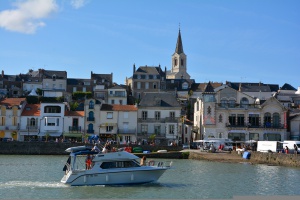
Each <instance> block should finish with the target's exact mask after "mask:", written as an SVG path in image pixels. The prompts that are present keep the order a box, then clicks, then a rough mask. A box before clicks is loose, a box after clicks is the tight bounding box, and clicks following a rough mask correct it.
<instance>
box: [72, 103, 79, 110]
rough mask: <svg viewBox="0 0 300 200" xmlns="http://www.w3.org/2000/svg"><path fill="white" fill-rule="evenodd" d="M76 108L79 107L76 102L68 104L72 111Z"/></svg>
mask: <svg viewBox="0 0 300 200" xmlns="http://www.w3.org/2000/svg"><path fill="white" fill-rule="evenodd" d="M78 106H79V104H78V103H77V102H76V101H75V102H70V109H71V110H72V111H75V110H76V108H77V107H78Z"/></svg>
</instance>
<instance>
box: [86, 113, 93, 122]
mask: <svg viewBox="0 0 300 200" xmlns="http://www.w3.org/2000/svg"><path fill="white" fill-rule="evenodd" d="M87 121H94V112H93V111H90V112H89V116H88V119H87Z"/></svg>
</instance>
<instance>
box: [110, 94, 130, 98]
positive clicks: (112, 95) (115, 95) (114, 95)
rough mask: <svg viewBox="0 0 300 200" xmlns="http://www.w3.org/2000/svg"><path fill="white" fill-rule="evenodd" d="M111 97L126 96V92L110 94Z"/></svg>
mask: <svg viewBox="0 0 300 200" xmlns="http://www.w3.org/2000/svg"><path fill="white" fill-rule="evenodd" d="M108 96H110V97H126V95H125V94H108Z"/></svg>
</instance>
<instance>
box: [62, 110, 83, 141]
mask: <svg viewBox="0 0 300 200" xmlns="http://www.w3.org/2000/svg"><path fill="white" fill-rule="evenodd" d="M63 122H64V126H63V139H64V140H67V141H68V140H71V141H78V142H79V141H80V142H81V141H84V140H85V138H84V122H85V116H84V111H72V110H66V111H65V116H64V120H63Z"/></svg>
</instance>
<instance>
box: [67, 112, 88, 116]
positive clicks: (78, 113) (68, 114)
mask: <svg viewBox="0 0 300 200" xmlns="http://www.w3.org/2000/svg"><path fill="white" fill-rule="evenodd" d="M65 116H80V117H83V116H84V111H66V112H65Z"/></svg>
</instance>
